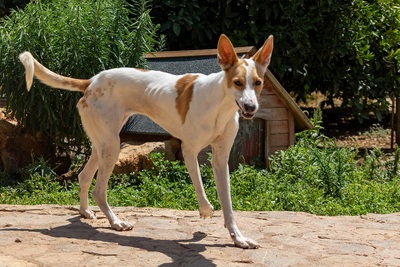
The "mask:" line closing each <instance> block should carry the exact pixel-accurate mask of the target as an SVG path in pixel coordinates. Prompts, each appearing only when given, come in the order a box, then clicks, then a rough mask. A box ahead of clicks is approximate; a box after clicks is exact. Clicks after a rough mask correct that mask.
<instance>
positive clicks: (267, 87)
mask: <svg viewBox="0 0 400 267" xmlns="http://www.w3.org/2000/svg"><path fill="white" fill-rule="evenodd" d="M261 95H276V93H275V89H274V86H273V85H272V83H271V82H270V81H269V80H268V79H267V78H264V87H263V90H262V91H261Z"/></svg>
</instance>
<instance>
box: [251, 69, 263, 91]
mask: <svg viewBox="0 0 400 267" xmlns="http://www.w3.org/2000/svg"><path fill="white" fill-rule="evenodd" d="M252 77H253V86H254V90H255V91H256V94H257V96H258V97H260V94H261V91H262V88H263V84H264V77H260V76H259V73H258V71H257V68H253V70H252ZM258 81H259V82H261V84H260V85H256V83H257V82H258Z"/></svg>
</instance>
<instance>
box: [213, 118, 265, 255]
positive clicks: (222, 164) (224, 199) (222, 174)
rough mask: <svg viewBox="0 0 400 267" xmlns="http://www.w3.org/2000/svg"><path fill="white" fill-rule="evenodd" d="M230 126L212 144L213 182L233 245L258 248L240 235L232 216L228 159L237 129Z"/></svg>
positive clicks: (252, 241) (253, 242)
mask: <svg viewBox="0 0 400 267" xmlns="http://www.w3.org/2000/svg"><path fill="white" fill-rule="evenodd" d="M232 126H235V125H231V126H228V127H227V128H228V129H227V131H225V133H224V134H223V135H221V136H219V137H218V138H217V140H215V142H213V144H212V161H211V163H212V167H213V172H214V179H215V184H216V186H217V191H218V197H219V201H220V203H221V207H222V211H223V214H224V221H225V227H226V228H227V229H228V231H229V234H230V236H231V238H232V239H233V242H234V243H235V245H236V246H237V247H240V248H258V247H259V244H258V243H257V242H256V241H254V240H252V239H250V238H247V237H245V236H243V235H242V233H241V232H240V230H239V228H238V227H237V225H236V222H235V219H234V216H233V208H232V200H231V192H230V177H229V168H228V159H229V153H230V150H231V147H232V145H233V140H234V138H235V136H236V132H237V131H235V128H233V127H232ZM235 127H236V126H235ZM236 129H237V128H236ZM233 134H234V135H233Z"/></svg>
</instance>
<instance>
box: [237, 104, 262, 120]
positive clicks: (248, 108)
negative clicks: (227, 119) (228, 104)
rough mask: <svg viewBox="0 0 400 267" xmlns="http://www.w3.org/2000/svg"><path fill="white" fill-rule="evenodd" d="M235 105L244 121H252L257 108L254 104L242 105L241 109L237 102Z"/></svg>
mask: <svg viewBox="0 0 400 267" xmlns="http://www.w3.org/2000/svg"><path fill="white" fill-rule="evenodd" d="M236 104H237V106H238V107H239V109H240V112H241V114H242V117H243V118H245V119H252V118H253V117H254V115H255V114H256V112H257V106H256V105H254V104H247V103H246V104H243V107H242V106H241V105H240V104H239V103H238V102H237V100H236Z"/></svg>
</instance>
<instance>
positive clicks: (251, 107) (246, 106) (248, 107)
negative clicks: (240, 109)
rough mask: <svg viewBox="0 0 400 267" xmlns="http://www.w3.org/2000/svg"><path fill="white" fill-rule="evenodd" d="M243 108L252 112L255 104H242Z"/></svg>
mask: <svg viewBox="0 0 400 267" xmlns="http://www.w3.org/2000/svg"><path fill="white" fill-rule="evenodd" d="M244 110H245V111H246V112H249V113H253V112H254V111H255V110H256V105H254V104H244Z"/></svg>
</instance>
